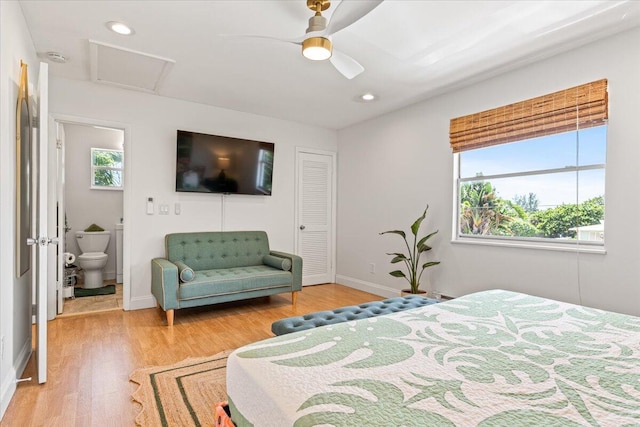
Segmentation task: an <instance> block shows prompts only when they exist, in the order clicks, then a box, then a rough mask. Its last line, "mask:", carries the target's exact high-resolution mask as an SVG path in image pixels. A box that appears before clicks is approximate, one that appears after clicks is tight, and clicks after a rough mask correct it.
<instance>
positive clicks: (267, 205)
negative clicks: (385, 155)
mask: <svg viewBox="0 0 640 427" xmlns="http://www.w3.org/2000/svg"><path fill="white" fill-rule="evenodd" d="M50 111H51V113H52V114H54V115H70V116H79V117H84V118H88V119H96V120H101V121H112V122H118V123H123V124H126V125H128V126H129V128H130V130H131V135H130V137H131V141H130V147H129V154H127V153H125V155H126V156H127V157H126V159H125V160H126V162H127V163H128V164H129V166H130V168H131V169H130V172H131V173H130V176H126V177H125V180H126V181H127V182H128V184H127V185H130V191H129V190H127V194H125V202H124V204H125V218H124V222H125V234H126V233H127V232H128V231H129V232H130V233H129V234H130V235H129V236H128V237H127V238H128V239H129V242H130V245H131V250H130V252H129V255H130V256H129V258H130V263H131V268H130V273H131V277H130V283H131V299H132V305H131V308H144V307H152V306H154V305H155V302H154V300H153V297H152V296H151V259H152V258H154V257H158V256H163V255H164V240H163V239H164V235H165V234H167V233H171V232H183V231H203V230H213V231H215V230H220V229H222V228H224V229H225V230H239V229H243V230H248V229H259V230H266V231H267V233H268V234H269V240H270V245H271V247H272V248H274V249H278V250H284V251H293V249H294V231H295V230H294V213H295V212H294V193H295V191H294V190H295V186H294V184H295V183H294V174H295V167H294V163H295V147H297V146H300V147H310V148H320V149H325V150H334V151H335V150H336V149H337V134H336V132H335V131H330V130H326V129H322V128H318V127H313V126H307V125H301V124H297V123H293V122H288V121H284V120H277V119H271V118H267V117H262V116H256V115H252V114H247V113H242V112H237V111H231V110H225V109H222V108H216V107H210V106H206V105H202V104H195V103H190V102H184V101H179V100H175V99H169V98H164V97H160V96H154V95H149V94H146V93H139V92H133V91H127V90H122V89H119V88H115V87H111V86H106V85H98V84H94V83H90V82H78V81H72V80H66V79H60V78H52V79H51V86H50ZM177 129H182V130H191V131H195V132H201V133H209V134H215V135H224V136H233V137H240V138H247V139H254V140H263V141H268V142H274V143H275V159H274V176H273V195H272V196H270V197H262V196H239V195H229V196H225V197H224V210H223V206H222V204H223V202H222V200H223V196H221V195H214V194H189V193H176V191H175V167H176V166H175V161H176V130H177ZM148 197H153V198H154V200H155V205H156V214H155V215H146V213H145V211H146V200H147V198H148ZM175 203H180V205H181V214H180V215H175V214H174V212H175V211H174V208H175V205H174V204H175ZM128 204H130V208H127V206H128ZM159 204H169V205H170V214H169V215H158V214H157V210H158V205H159ZM128 209H129V210H130V212H129V213H130V215H129V213H128V211H127V210H128ZM223 215H224V224H222V217H223ZM125 277H126V275H125Z"/></svg>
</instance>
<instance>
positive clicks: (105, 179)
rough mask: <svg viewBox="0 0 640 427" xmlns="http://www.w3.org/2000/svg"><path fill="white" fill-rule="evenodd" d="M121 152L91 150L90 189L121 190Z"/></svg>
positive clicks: (122, 182)
mask: <svg viewBox="0 0 640 427" xmlns="http://www.w3.org/2000/svg"><path fill="white" fill-rule="evenodd" d="M123 157H124V154H123V151H122V150H108V149H105V148H92V149H91V188H92V189H96V190H122V189H123V188H124V187H123V184H124V181H123V175H124V161H123Z"/></svg>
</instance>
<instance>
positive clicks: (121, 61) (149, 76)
mask: <svg viewBox="0 0 640 427" xmlns="http://www.w3.org/2000/svg"><path fill="white" fill-rule="evenodd" d="M89 50H90V65H91V80H92V81H94V82H98V83H107V84H113V85H117V86H121V87H125V88H128V89H135V90H142V91H145V92H152V93H158V92H159V90H160V87H161V85H162V83H163V81H164V79H165V78H166V76H167V74H169V71H170V70H171V68H172V67H173V65H174V64H175V61H174V60H173V59H168V58H162V57H160V56H156V55H151V54H148V53H143V52H137V51H135V50H131V49H126V48H123V47H118V46H113V45H110V44H107V43H102V42H98V41H95V40H89Z"/></svg>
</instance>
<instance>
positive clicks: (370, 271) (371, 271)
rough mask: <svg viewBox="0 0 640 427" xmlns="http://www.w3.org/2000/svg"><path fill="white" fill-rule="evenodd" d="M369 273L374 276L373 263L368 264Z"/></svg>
mask: <svg viewBox="0 0 640 427" xmlns="http://www.w3.org/2000/svg"><path fill="white" fill-rule="evenodd" d="M369 273H371V274H376V265H375V264H374V263H371V264H369Z"/></svg>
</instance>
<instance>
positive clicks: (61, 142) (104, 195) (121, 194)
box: [50, 118, 129, 316]
mask: <svg viewBox="0 0 640 427" xmlns="http://www.w3.org/2000/svg"><path fill="white" fill-rule="evenodd" d="M53 127H54V131H55V133H56V156H55V158H56V168H55V169H56V171H57V176H56V182H57V184H56V187H57V188H56V190H55V192H56V194H57V197H56V214H55V215H54V216H53V217H54V218H55V222H56V224H55V229H56V230H57V236H58V239H59V241H60V244H59V246H58V251H57V254H56V259H55V261H54V264H55V265H56V266H57V268H56V273H55V280H54V283H55V287H56V289H55V292H54V293H53V294H54V295H56V299H55V301H52V302H50V303H53V305H54V307H53V308H54V310H55V313H57V315H59V316H60V315H76V314H82V313H87V312H95V311H104V310H122V309H127V308H128V302H129V301H128V300H129V289H128V274H126V266H125V264H128V263H126V262H125V260H126V257H125V254H124V253H125V252H126V249H125V248H126V244H125V241H126V233H125V232H124V228H125V227H124V223H125V219H126V215H125V212H126V209H125V199H126V198H125V194H126V178H127V177H126V170H125V165H126V158H127V151H128V150H127V148H126V147H127V144H126V141H127V138H128V130H127V128H126V127H124V126H120V125H118V124H110V123H104V122H96V121H93V120H90V119H87V120H85V119H78V118H70V119H69V118H54V126H53ZM98 246H100V247H98ZM50 283H51V281H50ZM50 291H52V289H51V288H50ZM50 301H51V299H50Z"/></svg>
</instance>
